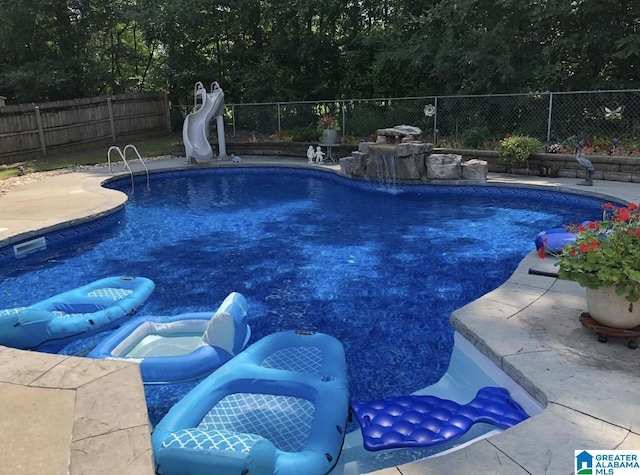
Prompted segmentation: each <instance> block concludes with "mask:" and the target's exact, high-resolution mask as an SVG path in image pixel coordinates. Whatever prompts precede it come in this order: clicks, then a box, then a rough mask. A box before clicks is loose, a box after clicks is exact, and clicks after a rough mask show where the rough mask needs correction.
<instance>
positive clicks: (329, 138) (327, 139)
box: [322, 129, 338, 145]
mask: <svg viewBox="0 0 640 475" xmlns="http://www.w3.org/2000/svg"><path fill="white" fill-rule="evenodd" d="M337 139H338V131H337V130H334V129H324V130H323V131H322V143H323V144H325V145H333V144H335V143H336V140H337Z"/></svg>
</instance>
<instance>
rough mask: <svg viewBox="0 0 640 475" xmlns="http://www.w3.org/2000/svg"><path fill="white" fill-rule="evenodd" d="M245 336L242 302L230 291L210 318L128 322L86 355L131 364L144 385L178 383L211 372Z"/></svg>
mask: <svg viewBox="0 0 640 475" xmlns="http://www.w3.org/2000/svg"><path fill="white" fill-rule="evenodd" d="M250 337H251V329H250V328H249V325H248V323H247V301H246V299H245V298H244V296H243V295H242V294H240V293H238V292H231V293H230V294H229V295H228V296H227V297H226V298H225V299H224V301H223V302H222V304H221V305H220V307H219V308H218V310H217V311H216V312H215V313H212V312H195V313H185V314H181V315H174V316H168V317H165V316H140V317H136V318H133V319H131V320H130V321H128V322H126V323H125V324H124V325H122V326H121V327H120V328H118V329H117V330H115V331H114V332H113V333H112V334H111V335H109V336H108V337H107V338H105V339H104V340H103V341H102V342H100V343H99V344H98V345H97V346H96V347H95V348H94V349H93V350H92V351H91V352H90V353H89V355H88V356H89V358H102V359H106V358H109V359H124V360H128V361H135V362H137V363H139V364H140V372H141V373H142V381H143V383H145V384H168V383H177V382H183V381H189V380H193V379H200V378H203V377H205V376H207V375H208V374H210V373H212V372H213V371H215V370H216V369H218V368H219V367H220V366H222V365H223V364H224V363H226V362H227V361H229V360H230V359H231V358H233V357H234V356H235V355H236V354H238V353H240V352H241V351H242V350H243V349H244V348H245V347H246V346H247V344H248V343H249V338H250Z"/></svg>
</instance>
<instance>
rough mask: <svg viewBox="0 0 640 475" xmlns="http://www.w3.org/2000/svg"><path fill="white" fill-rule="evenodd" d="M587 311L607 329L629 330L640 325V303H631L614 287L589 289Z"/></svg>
mask: <svg viewBox="0 0 640 475" xmlns="http://www.w3.org/2000/svg"><path fill="white" fill-rule="evenodd" d="M587 311H588V312H589V315H591V318H593V319H594V320H595V321H596V322H598V323H600V324H601V325H604V326H607V327H611V328H619V329H622V330H628V329H629V328H633V327H637V326H638V325H640V302H629V301H628V300H627V299H625V298H624V296H622V295H617V294H616V292H615V290H614V288H613V287H601V288H599V289H590V288H587Z"/></svg>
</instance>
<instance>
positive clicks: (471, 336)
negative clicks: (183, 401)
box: [0, 157, 640, 475]
mask: <svg viewBox="0 0 640 475" xmlns="http://www.w3.org/2000/svg"><path fill="white" fill-rule="evenodd" d="M223 164H224V165H230V163H229V162H224V163H223ZM265 164H279V165H287V166H315V165H307V164H306V160H304V159H284V158H273V159H268V158H265V157H247V158H245V159H244V161H243V164H242V165H243V166H245V165H265ZM216 165H218V163H214V166H216ZM133 166H134V170H136V169H138V170H139V168H140V166H139V164H138V166H137V168H136V164H134V165H133ZM148 167H149V169H150V170H152V171H153V170H154V169H171V168H173V169H175V168H182V167H187V168H193V167H194V166H192V165H190V166H187V165H185V164H184V159H171V160H161V161H155V162H149V163H148ZM325 168H329V169H332V170H334V171H337V170H339V167H338V165H335V164H331V165H328V166H326V167H325ZM109 177H110V174H109V172H108V171H107V170H106V169H95V170H91V171H83V172H74V173H69V174H64V175H58V176H55V177H51V178H47V179H45V180H42V181H37V182H32V183H30V184H27V185H24V186H21V187H19V188H17V189H15V190H12V191H10V192H9V193H7V194H6V195H5V196H3V197H0V247H2V246H5V245H7V244H12V243H16V242H20V241H23V240H25V239H28V238H30V237H33V236H36V235H38V234H39V233H41V232H43V231H50V230H53V229H57V228H61V227H66V226H69V225H71V224H77V223H80V222H83V221H86V220H90V219H94V218H95V217H96V216H101V215H104V214H108V213H111V212H113V211H115V210H117V209H119V208H121V207H122V206H124V205H125V202H126V198H125V197H124V195H123V194H122V193H119V192H117V191H113V190H107V189H104V188H102V187H101V186H100V184H101V183H103V182H104V181H105V180H107V179H108V178H109ZM576 181H577V180H575V179H552V178H538V177H524V176H507V175H490V177H489V185H496V186H500V185H517V186H525V187H544V188H547V189H553V190H557V191H567V192H574V193H579V194H588V195H592V196H598V197H605V198H609V199H614V198H615V199H618V200H623V201H636V202H638V201H640V185H638V184H632V183H619V182H604V181H595V183H594V186H593V187H580V186H576ZM529 269H538V270H546V271H551V272H553V271H555V268H554V267H553V261H552V260H551V259H545V260H541V259H539V258H538V257H537V255H536V254H535V253H534V252H532V253H531V254H529V255H528V256H526V257H525V259H524V260H523V261H522V262H521V264H520V266H519V267H518V269H517V270H516V271H515V272H514V274H513V275H512V276H511V278H510V279H509V280H508V281H507V282H505V283H504V284H503V285H502V286H500V287H499V288H497V289H496V290H494V291H493V292H490V293H489V294H486V295H484V296H483V297H481V298H480V299H478V300H476V301H474V302H472V303H470V304H468V305H466V306H464V307H463V308H461V309H459V310H457V311H456V312H454V313H453V315H452V318H451V321H452V323H453V325H454V327H455V328H456V330H458V331H459V332H460V333H461V334H462V335H463V336H465V337H466V338H467V339H468V340H470V341H471V342H472V343H474V344H475V345H476V346H477V347H478V348H479V349H480V350H481V351H482V352H483V353H484V354H486V355H487V356H488V357H489V358H490V359H491V360H492V361H493V362H494V363H496V364H497V365H498V366H499V367H500V368H502V369H503V370H504V371H505V372H506V373H507V374H508V375H509V376H511V377H512V378H513V379H514V380H515V381H516V382H518V383H520V384H521V385H522V386H523V387H524V388H525V389H526V390H527V391H528V392H529V393H530V394H531V395H532V396H533V397H534V398H536V399H537V400H538V401H539V402H540V403H541V404H542V405H544V406H545V409H544V411H543V412H542V414H540V415H538V416H536V417H533V418H531V419H529V420H527V421H525V422H523V423H521V424H519V425H517V426H515V427H513V428H512V429H509V430H507V431H505V432H503V433H502V434H499V435H496V436H493V437H490V438H488V439H484V440H481V441H479V442H476V443H474V444H472V445H470V446H469V447H466V448H464V449H461V450H458V451H455V452H453V453H450V454H447V455H443V456H440V457H435V458H431V459H425V460H421V461H418V462H413V463H410V464H406V465H402V466H398V467H392V468H388V469H384V470H380V471H377V472H375V473H376V474H378V475H392V474H393V475H398V474H402V475H418V474H420V475H425V474H433V475H435V474H442V475H445V474H446V475H449V474H453V473H473V474H476V475H478V474H480V475H482V474H487V475H488V474H492V475H494V474H508V475H512V474H513V475H519V474H535V475H538V474H543V473H544V474H558V475H560V474H562V475H566V474H569V473H573V471H574V450H577V449H580V450H581V449H640V405H639V402H640V359H639V355H640V353H638V350H636V351H633V350H630V349H628V348H627V347H626V346H625V345H624V342H622V341H620V340H617V339H613V338H612V339H610V341H609V342H608V343H606V344H601V343H598V342H597V341H596V338H595V335H594V334H593V333H592V332H591V331H589V330H587V329H585V328H583V327H582V326H581V325H580V324H579V322H578V316H579V315H580V313H581V312H582V311H584V310H585V309H586V304H585V297H584V290H583V289H582V288H580V287H579V286H577V285H576V284H574V283H572V282H566V281H561V280H558V279H555V278H553V277H544V276H540V275H533V274H530V273H529ZM0 432H1V433H2V434H4V436H5V437H4V440H5V443H4V444H2V447H0V461H1V462H0V466H1V467H2V470H1V471H2V473H13V474H34V475H40V474H44V473H46V474H49V475H58V474H73V475H79V474H88V473H91V474H92V475H97V474H114V473H117V474H122V475H127V474H131V475H144V474H151V473H153V466H152V452H151V444H150V438H149V424H148V421H147V409H146V405H145V401H144V391H143V388H142V383H141V378H140V372H139V369H138V367H137V365H135V364H131V363H127V362H121V361H103V360H89V359H84V358H75V357H67V356H59V355H47V354H41V353H36V352H27V351H19V350H14V349H10V348H5V347H0Z"/></svg>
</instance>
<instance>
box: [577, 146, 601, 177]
mask: <svg viewBox="0 0 640 475" xmlns="http://www.w3.org/2000/svg"><path fill="white" fill-rule="evenodd" d="M581 151H582V148H581V147H578V148H577V149H576V160H577V161H578V163H579V164H580V165H581V166H583V167H584V168H586V170H587V176H586V177H585V180H584V181H581V182H579V183H578V185H585V186H593V173H594V172H595V171H596V169H595V167H594V166H593V163H591V160H587V159H586V158H585V157H584V155H581V154H580V152H581Z"/></svg>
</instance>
